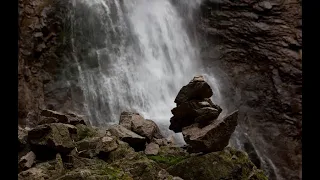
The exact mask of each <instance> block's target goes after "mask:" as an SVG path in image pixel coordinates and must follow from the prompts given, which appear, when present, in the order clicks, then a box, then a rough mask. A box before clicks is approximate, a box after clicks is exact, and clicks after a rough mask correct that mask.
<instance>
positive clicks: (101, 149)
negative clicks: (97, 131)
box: [96, 136, 118, 156]
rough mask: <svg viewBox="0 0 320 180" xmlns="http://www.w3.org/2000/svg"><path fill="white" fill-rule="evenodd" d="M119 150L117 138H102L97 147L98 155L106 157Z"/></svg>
mask: <svg viewBox="0 0 320 180" xmlns="http://www.w3.org/2000/svg"><path fill="white" fill-rule="evenodd" d="M117 148H118V144H117V139H116V138H115V137H109V136H105V137H102V138H100V141H98V143H97V146H96V153H97V154H100V155H102V156H103V155H105V154H107V153H109V152H111V151H113V150H115V149H117Z"/></svg>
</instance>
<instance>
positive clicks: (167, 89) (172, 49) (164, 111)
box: [65, 0, 221, 128]
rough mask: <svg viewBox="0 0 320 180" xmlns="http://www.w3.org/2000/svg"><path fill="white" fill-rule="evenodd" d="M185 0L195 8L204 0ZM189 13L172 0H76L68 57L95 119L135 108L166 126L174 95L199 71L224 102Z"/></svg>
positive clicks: (94, 121)
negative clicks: (183, 13) (192, 33)
mask: <svg viewBox="0 0 320 180" xmlns="http://www.w3.org/2000/svg"><path fill="white" fill-rule="evenodd" d="M180 4H181V5H183V6H184V8H186V7H187V8H189V10H188V12H192V11H193V9H195V8H196V7H197V6H198V5H199V4H200V1H191V0H190V1H181V2H180ZM190 17H191V15H190V14H188V16H187V17H186V18H185V19H183V18H182V17H181V16H180V14H179V13H178V10H177V8H176V7H175V6H174V5H173V4H172V1H171V0H130V1H121V0H78V1H73V11H71V13H70V17H69V20H70V23H71V26H72V33H71V43H72V52H73V53H72V54H73V55H72V56H71V57H69V59H68V60H67V61H68V62H69V63H70V67H72V68H74V69H75V71H77V73H76V75H69V76H72V77H75V80H74V81H71V80H70V78H69V79H68V80H69V83H70V82H71V83H70V84H75V85H74V86H77V87H80V88H81V90H82V93H83V102H82V103H81V104H83V105H84V107H83V108H82V109H84V110H85V112H84V113H85V114H86V115H87V116H88V119H89V121H90V123H91V124H93V125H104V124H106V123H117V122H118V120H119V116H120V113H121V112H122V111H136V112H139V113H140V114H142V115H143V116H144V117H145V118H150V119H152V120H154V121H155V122H157V123H158V124H161V125H163V126H165V127H166V128H167V127H168V126H169V120H170V117H171V116H172V114H171V109H172V108H173V107H175V104H174V102H173V101H174V99H175V96H176V95H177V93H178V91H179V90H180V88H181V87H182V86H184V85H186V84H187V83H188V82H189V81H190V80H191V79H192V78H193V76H195V75H199V74H202V75H205V76H206V80H207V81H208V82H209V84H210V85H211V86H212V88H213V90H214V97H213V99H214V102H216V103H220V102H221V100H220V93H219V87H218V84H217V82H216V80H215V78H214V76H213V75H212V74H208V73H206V72H204V70H203V68H202V66H201V61H200V59H199V56H198V50H197V48H196V46H195V45H193V44H192V42H191V39H190V37H189V36H188V33H187V31H186V26H185V25H184V22H185V21H190V20H192V18H190ZM71 62H72V63H71ZM70 72H71V71H70ZM70 72H69V71H68V70H66V72H65V73H66V74H68V73H70ZM65 77H67V75H65ZM71 88H72V86H71ZM72 92H75V90H73V91H72ZM73 96H74V97H75V96H76V95H73ZM82 113H83V112H82Z"/></svg>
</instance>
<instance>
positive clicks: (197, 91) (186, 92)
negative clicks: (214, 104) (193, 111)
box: [174, 76, 213, 105]
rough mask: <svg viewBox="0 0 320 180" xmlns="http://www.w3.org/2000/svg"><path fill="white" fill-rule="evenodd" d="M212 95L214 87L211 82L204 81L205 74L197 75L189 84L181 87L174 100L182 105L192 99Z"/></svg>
mask: <svg viewBox="0 0 320 180" xmlns="http://www.w3.org/2000/svg"><path fill="white" fill-rule="evenodd" d="M212 95H213V92H212V89H211V87H210V86H209V84H208V83H207V82H205V81H204V78H203V76H195V77H194V78H193V80H192V81H190V82H189V84H187V85H186V86H183V87H182V88H181V90H180V91H179V93H178V95H177V97H176V99H175V100H174V102H175V103H176V104H177V105H180V104H181V103H183V102H187V101H189V100H192V99H204V98H210V97H211V96H212Z"/></svg>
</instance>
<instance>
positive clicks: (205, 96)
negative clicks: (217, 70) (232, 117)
mask: <svg viewBox="0 0 320 180" xmlns="http://www.w3.org/2000/svg"><path fill="white" fill-rule="evenodd" d="M211 96H212V90H211V87H210V86H209V84H208V83H207V82H205V81H204V78H203V77H202V76H196V77H194V78H193V80H192V81H191V82H190V83H189V84H188V85H186V86H184V87H182V89H181V90H180V92H179V93H178V95H177V97H176V100H175V102H176V104H177V107H175V108H173V109H172V110H171V113H172V114H173V116H172V117H171V119H170V126H169V129H171V130H173V131H174V132H176V133H178V132H181V131H182V128H183V127H186V126H190V125H192V124H194V123H198V124H199V126H200V127H204V126H206V125H208V124H210V123H211V122H213V121H214V120H216V119H217V118H218V116H219V115H220V113H221V111H222V109H221V107H220V106H218V105H216V104H214V103H213V102H212V101H211V99H210V97H211Z"/></svg>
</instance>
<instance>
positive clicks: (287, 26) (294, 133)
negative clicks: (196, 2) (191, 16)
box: [197, 0, 302, 179]
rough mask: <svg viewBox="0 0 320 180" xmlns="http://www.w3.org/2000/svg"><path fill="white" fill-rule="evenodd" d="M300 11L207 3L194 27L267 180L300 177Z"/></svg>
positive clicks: (252, 3) (250, 1)
mask: <svg viewBox="0 0 320 180" xmlns="http://www.w3.org/2000/svg"><path fill="white" fill-rule="evenodd" d="M301 9H302V8H301V1H299V0H267V1H258V0H236V1H231V0H230V1H228V0H206V1H205V2H204V3H203V5H202V8H201V20H200V21H199V23H198V25H197V26H198V29H199V30H200V32H201V33H200V34H201V35H202V38H203V40H202V42H206V43H202V44H201V45H202V53H201V54H202V57H203V59H204V60H205V62H206V63H207V64H209V67H208V68H211V69H212V70H214V71H215V72H217V73H216V74H217V75H218V76H220V77H219V78H220V80H221V82H222V86H224V87H223V88H222V92H223V93H224V96H225V97H229V100H230V102H236V108H239V126H240V127H241V128H240V129H239V130H238V131H240V132H241V133H240V134H242V135H243V136H245V133H247V136H246V137H245V138H246V139H247V141H248V142H246V143H247V146H248V143H249V144H251V150H252V148H255V151H257V152H258V154H259V156H260V158H261V161H262V163H263V162H265V163H263V164H264V168H266V169H270V173H271V174H270V178H271V179H282V178H284V179H300V178H301V174H300V173H301V123H302V122H301V121H302V111H301V98H302V92H301V88H302V69H301V66H302V48H301V45H302V31H301V24H302V22H301V21H302V20H301ZM221 72H224V73H221ZM228 82H231V83H229V84H227V83H228ZM230 92H235V93H230ZM228 104H233V103H228ZM228 108H230V110H232V109H233V108H234V107H228ZM242 140H244V138H242ZM247 146H246V147H247ZM248 151H249V150H248ZM272 166H274V168H275V169H274V168H271V167H272ZM272 169H273V170H272ZM272 171H273V172H272ZM275 174H277V175H275ZM281 177H282V178H281Z"/></svg>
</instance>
